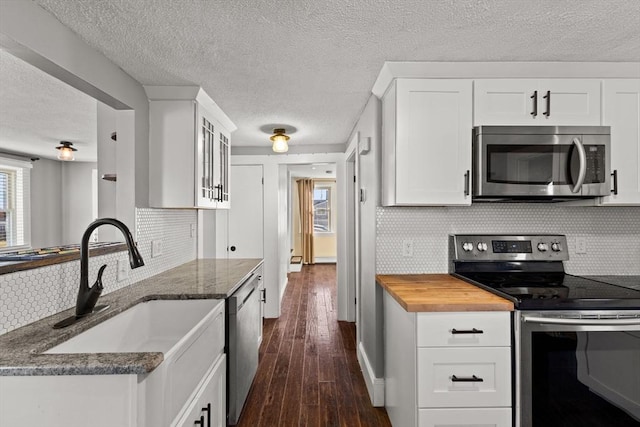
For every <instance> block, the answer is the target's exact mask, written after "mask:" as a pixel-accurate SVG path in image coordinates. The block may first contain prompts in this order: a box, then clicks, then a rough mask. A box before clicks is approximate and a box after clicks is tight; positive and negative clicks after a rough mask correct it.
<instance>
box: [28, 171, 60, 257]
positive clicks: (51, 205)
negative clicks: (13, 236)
mask: <svg viewBox="0 0 640 427" xmlns="http://www.w3.org/2000/svg"><path fill="white" fill-rule="evenodd" d="M61 186H62V166H61V162H58V161H56V160H49V159H40V160H38V161H36V162H33V168H32V169H31V189H30V191H31V246H32V247H34V248H44V247H47V246H55V245H59V244H61V243H62V195H61V193H60V188H61Z"/></svg>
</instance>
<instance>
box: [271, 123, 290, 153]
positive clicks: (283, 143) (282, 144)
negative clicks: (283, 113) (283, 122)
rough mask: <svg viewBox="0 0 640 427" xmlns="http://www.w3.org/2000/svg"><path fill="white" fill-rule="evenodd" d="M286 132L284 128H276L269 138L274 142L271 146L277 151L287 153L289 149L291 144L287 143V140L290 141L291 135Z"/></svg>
mask: <svg viewBox="0 0 640 427" xmlns="http://www.w3.org/2000/svg"><path fill="white" fill-rule="evenodd" d="M284 133H285V130H284V129H281V128H278V129H274V130H273V135H272V136H271V137H270V138H269V139H270V140H271V141H272V142H273V145H272V146H271V148H272V149H273V151H274V152H276V153H286V152H287V151H289V144H288V143H287V141H289V137H288V136H287V135H285V134H284Z"/></svg>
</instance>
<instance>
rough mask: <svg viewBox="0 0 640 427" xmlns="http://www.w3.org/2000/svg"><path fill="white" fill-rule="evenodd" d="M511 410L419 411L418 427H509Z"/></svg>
mask: <svg viewBox="0 0 640 427" xmlns="http://www.w3.org/2000/svg"><path fill="white" fill-rule="evenodd" d="M511 419H512V415H511V408H455V409H420V410H419V411H418V426H419V427H448V426H450V427H510V426H511V425H512V422H511Z"/></svg>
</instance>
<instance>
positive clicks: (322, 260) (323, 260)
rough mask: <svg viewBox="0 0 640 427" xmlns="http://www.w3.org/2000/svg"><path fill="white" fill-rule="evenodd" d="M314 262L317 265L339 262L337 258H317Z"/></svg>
mask: <svg viewBox="0 0 640 427" xmlns="http://www.w3.org/2000/svg"><path fill="white" fill-rule="evenodd" d="M313 262H314V263H315V264H335V263H336V262H337V261H336V258H335V257H315V258H314V259H313Z"/></svg>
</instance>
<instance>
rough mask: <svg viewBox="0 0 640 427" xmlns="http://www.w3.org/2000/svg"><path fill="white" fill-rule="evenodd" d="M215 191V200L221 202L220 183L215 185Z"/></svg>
mask: <svg viewBox="0 0 640 427" xmlns="http://www.w3.org/2000/svg"><path fill="white" fill-rule="evenodd" d="M216 193H217V196H216V198H215V199H216V201H217V202H221V201H222V184H218V185H216Z"/></svg>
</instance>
